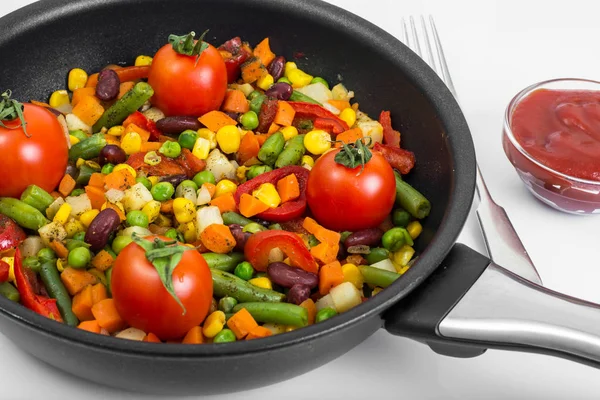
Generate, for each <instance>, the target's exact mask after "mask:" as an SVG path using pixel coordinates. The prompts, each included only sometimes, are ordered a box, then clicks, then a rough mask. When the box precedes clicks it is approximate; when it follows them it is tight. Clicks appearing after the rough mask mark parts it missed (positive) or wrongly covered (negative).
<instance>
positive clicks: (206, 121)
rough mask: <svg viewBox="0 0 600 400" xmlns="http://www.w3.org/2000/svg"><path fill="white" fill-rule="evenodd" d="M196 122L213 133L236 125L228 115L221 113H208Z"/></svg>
mask: <svg viewBox="0 0 600 400" xmlns="http://www.w3.org/2000/svg"><path fill="white" fill-rule="evenodd" d="M198 121H200V123H201V124H202V125H204V126H206V127H207V128H208V129H210V130H211V131H213V132H217V131H218V130H219V129H221V128H222V127H224V126H227V125H236V124H237V122H236V121H235V120H234V119H233V118H231V117H230V116H229V115H227V114H225V113H224V112H222V111H216V110H215V111H209V112H207V113H206V114H204V115H203V116H201V117H200V118H198Z"/></svg>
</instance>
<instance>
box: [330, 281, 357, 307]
mask: <svg viewBox="0 0 600 400" xmlns="http://www.w3.org/2000/svg"><path fill="white" fill-rule="evenodd" d="M329 295H330V296H331V298H332V299H333V304H335V309H336V310H337V312H339V313H342V312H344V311H348V310H349V309H351V308H352V307H356V306H357V305H359V304H360V303H361V302H362V298H361V297H362V296H361V294H360V291H359V290H358V289H357V288H356V286H354V284H353V283H351V282H344V283H340V284H339V285H337V286H336V287H334V288H332V289H331V290H330V291H329Z"/></svg>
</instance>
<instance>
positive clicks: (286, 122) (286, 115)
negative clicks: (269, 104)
mask: <svg viewBox="0 0 600 400" xmlns="http://www.w3.org/2000/svg"><path fill="white" fill-rule="evenodd" d="M295 116H296V111H295V110H294V109H293V108H292V106H290V103H288V102H287V101H283V100H279V101H278V102H277V114H275V119H274V120H273V122H274V123H276V124H278V125H281V126H291V125H292V122H294V117H295Z"/></svg>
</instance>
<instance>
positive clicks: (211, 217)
mask: <svg viewBox="0 0 600 400" xmlns="http://www.w3.org/2000/svg"><path fill="white" fill-rule="evenodd" d="M212 224H219V225H223V218H222V217H221V211H220V210H219V207H216V206H209V207H202V208H201V209H199V210H198V211H196V233H197V235H198V238H200V234H201V233H202V232H203V231H204V229H206V227H207V226H209V225H212Z"/></svg>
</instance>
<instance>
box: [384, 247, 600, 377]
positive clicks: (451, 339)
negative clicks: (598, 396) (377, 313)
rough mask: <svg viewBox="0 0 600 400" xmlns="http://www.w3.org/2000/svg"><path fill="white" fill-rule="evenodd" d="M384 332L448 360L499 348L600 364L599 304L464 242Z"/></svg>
mask: <svg viewBox="0 0 600 400" xmlns="http://www.w3.org/2000/svg"><path fill="white" fill-rule="evenodd" d="M385 328H386V329H387V330H388V331H389V332H391V333H393V334H398V335H402V336H408V337H411V338H413V339H415V340H418V341H420V342H424V343H426V344H428V345H429V346H431V348H432V349H433V350H434V351H436V352H438V353H441V354H445V355H450V356H457V357H472V356H476V355H479V354H482V353H483V352H484V351H485V349H487V348H496V349H505V350H517V351H527V352H535V353H544V354H550V355H554V356H558V357H562V358H567V359H570V360H573V361H577V362H581V363H584V364H588V365H592V366H595V367H600V305H598V304H594V303H590V302H586V301H583V300H580V299H576V298H573V297H569V296H566V295H563V294H560V293H557V292H554V291H552V290H549V289H546V288H544V287H541V286H539V285H536V284H534V283H531V282H529V281H528V280H525V279H523V278H521V277H519V276H517V275H515V274H513V273H511V272H509V271H508V270H506V269H504V268H502V267H500V266H498V265H496V264H494V263H493V262H490V261H489V259H487V258H486V257H484V256H482V255H481V254H479V253H477V252H475V251H474V250H471V249H469V248H468V247H466V246H464V245H460V244H457V245H455V247H454V248H453V249H452V250H451V251H450V253H449V255H448V256H447V258H446V259H445V260H444V263H443V265H441V266H440V267H439V268H438V269H437V271H436V272H435V273H434V274H433V276H432V277H431V278H430V279H428V280H427V281H426V282H425V284H424V285H422V286H420V287H419V289H418V290H417V291H416V292H415V293H413V294H411V296H409V298H408V299H407V301H406V303H405V302H404V301H401V302H399V303H398V304H397V305H396V306H394V307H393V308H392V309H390V310H389V311H388V312H387V313H386V315H385Z"/></svg>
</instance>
